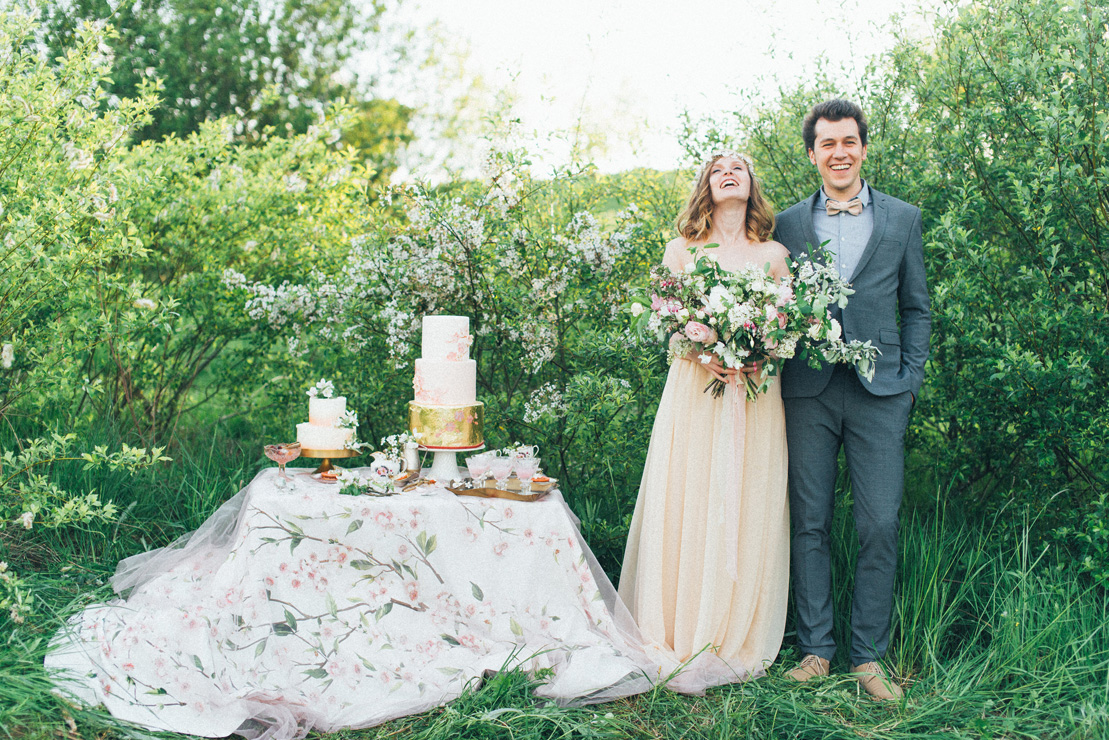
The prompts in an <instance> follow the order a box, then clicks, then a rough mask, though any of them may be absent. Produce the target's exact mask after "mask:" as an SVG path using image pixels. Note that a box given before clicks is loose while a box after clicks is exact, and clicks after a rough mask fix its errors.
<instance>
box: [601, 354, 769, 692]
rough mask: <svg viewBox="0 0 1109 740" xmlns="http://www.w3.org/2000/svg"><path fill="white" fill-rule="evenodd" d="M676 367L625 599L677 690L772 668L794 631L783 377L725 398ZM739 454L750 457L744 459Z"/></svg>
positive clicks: (651, 453)
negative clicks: (789, 608) (789, 617)
mask: <svg viewBox="0 0 1109 740" xmlns="http://www.w3.org/2000/svg"><path fill="white" fill-rule="evenodd" d="M709 380H711V376H710V375H709V374H708V373H707V372H706V371H705V370H704V369H702V368H701V367H699V366H698V365H697V364H695V363H694V362H691V361H688V360H679V361H677V362H675V363H674V364H673V365H672V366H671V367H670V372H669V374H668V375H667V379H666V386H665V389H664V391H663V394H662V400H661V402H660V403H659V408H658V413H657V415H656V417H655V422H654V428H653V429H652V431H651V442H650V446H649V448H648V451H647V461H646V464H645V467H644V470H643V479H642V482H641V483H640V487H639V497H638V499H637V501H636V505H635V513H634V515H633V516H632V521H631V529H630V532H629V535H628V543H627V548H626V550H625V553H624V563H623V570H622V572H621V574H620V588H619V592H620V597H621V599H622V600H623V601H624V603H625V604H626V605H627V606H628V608H629V610H630V611H631V614H632V616H633V617H634V619H635V621H636V623H637V625H638V627H639V630H640V632H641V634H642V637H643V639H644V641H645V643H646V644H647V646H648V649H649V650H650V651H651V655H652V657H653V658H654V659H655V660H657V661H658V662H659V664H660V665H661V666H662V669H663V671H664V672H666V674H667V675H663V676H661V677H660V678H661V680H666V679H667V676H671V678H670V681H669V684H668V685H669V686H670V687H671V688H672V689H674V690H677V691H682V692H686V693H700V692H702V691H704V689H705V688H707V687H709V686H715V685H719V684H723V683H731V682H734V681H740V680H744V679H746V678H749V677H751V676H756V675H760V674H762V673H763V672H764V671H765V669H766V667H767V666H768V665H770V663H772V662H773V661H774V659H775V658H776V656H777V654H778V650H779V649H780V648H781V645H782V635H783V633H784V631H785V619H786V600H787V588H788V583H789V501H788V494H787V456H786V430H785V413H784V411H783V407H782V397H781V389H780V384H779V383H778V382H777V379H775V380H774V381H773V382H772V384H771V386H770V389H769V390H768V391H767V392H765V393H764V394H761V395H760V396H759V397H758V399H757V400H756V401H753V402H752V401H746V400H745V397H744V395H743V390H742V389H743V386H742V384H740V385H739V386H738V388H739V390H738V391H736V390H735V388H736V386H734V385H733V386H731V387H730V389H729V390H728V391H727V392H726V394H725V396H724V397H723V398H713V397H712V394H711V393H706V392H704V390H705V386H706V385H707V383H708V382H709ZM737 450H739V451H740V454H742V459H741V460H737V459H736V453H737Z"/></svg>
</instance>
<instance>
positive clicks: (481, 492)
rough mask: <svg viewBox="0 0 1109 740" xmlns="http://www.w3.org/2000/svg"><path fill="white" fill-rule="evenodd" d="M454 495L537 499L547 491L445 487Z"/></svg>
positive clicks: (516, 499) (514, 499) (515, 499)
mask: <svg viewBox="0 0 1109 740" xmlns="http://www.w3.org/2000/svg"><path fill="white" fill-rule="evenodd" d="M447 490H448V491H450V492H451V493H453V494H455V495H456V496H477V497H478V498H505V499H508V500H509V501H538V500H539V499H541V498H543V497H544V496H546V495H547V491H534V492H532V493H520V492H519V491H502V490H501V489H499V488H449V487H448V488H447Z"/></svg>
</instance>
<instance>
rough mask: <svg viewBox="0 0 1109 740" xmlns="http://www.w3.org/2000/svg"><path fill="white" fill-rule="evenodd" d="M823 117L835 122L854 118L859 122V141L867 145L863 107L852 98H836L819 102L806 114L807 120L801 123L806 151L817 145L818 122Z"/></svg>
mask: <svg viewBox="0 0 1109 740" xmlns="http://www.w3.org/2000/svg"><path fill="white" fill-rule="evenodd" d="M821 118H825V119H827V120H829V121H832V122H833V123H834V122H836V121H842V120H843V119H844V118H854V119H855V123H857V124H859V142H860V143H861V144H862V145H863V146H866V114H865V113H863V109H862V108H860V107H859V106H857V105H855V104H854V103H852V102H851V101H850V100H844V99H842V98H834V99H832V100H825V101H824V102H823V103H817V104H816V105H814V106H813V108H812V110H811V111H809V115H807V116H805V122H804V123H802V124H801V138H802V139H804V140H805V151H806V152H811V151H812V150H813V147H815V146H816V122H817V121H819V120H820V119H821Z"/></svg>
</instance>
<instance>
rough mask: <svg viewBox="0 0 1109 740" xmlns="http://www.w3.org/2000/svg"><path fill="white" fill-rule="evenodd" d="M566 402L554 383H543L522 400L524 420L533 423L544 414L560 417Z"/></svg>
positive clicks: (564, 412)
mask: <svg viewBox="0 0 1109 740" xmlns="http://www.w3.org/2000/svg"><path fill="white" fill-rule="evenodd" d="M566 411H567V408H566V404H565V402H564V401H563V400H562V393H561V392H560V391H559V390H558V388H556V387H555V385H554V383H544V384H543V385H541V386H539V387H538V388H536V389H535V390H534V391H532V393H531V396H530V397H529V398H528V400H527V401H525V402H524V422H525V423H527V424H533V423H535V422H536V421H539V419H541V418H543V417H544V416H551V417H555V418H558V417H561V416H565V415H566Z"/></svg>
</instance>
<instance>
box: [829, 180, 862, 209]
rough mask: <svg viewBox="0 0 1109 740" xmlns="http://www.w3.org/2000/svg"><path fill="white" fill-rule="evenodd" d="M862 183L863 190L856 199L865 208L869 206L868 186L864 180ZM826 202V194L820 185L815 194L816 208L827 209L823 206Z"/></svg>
mask: <svg viewBox="0 0 1109 740" xmlns="http://www.w3.org/2000/svg"><path fill="white" fill-rule="evenodd" d="M862 183H863V189H862V190H860V191H859V195H858V198H859V200H860V201H861V202H862V204H863V208H866V207H867V206H868V205H870V185H867V183H866V180H863V181H862ZM827 201H828V194H827V193H825V192H824V186H823V185H821V186H820V190H819V191H818V192H817V195H816V205H817V207H818V208H820V209H821V210H823V209H825V208H826V207H827V206H825V203H827Z"/></svg>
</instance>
